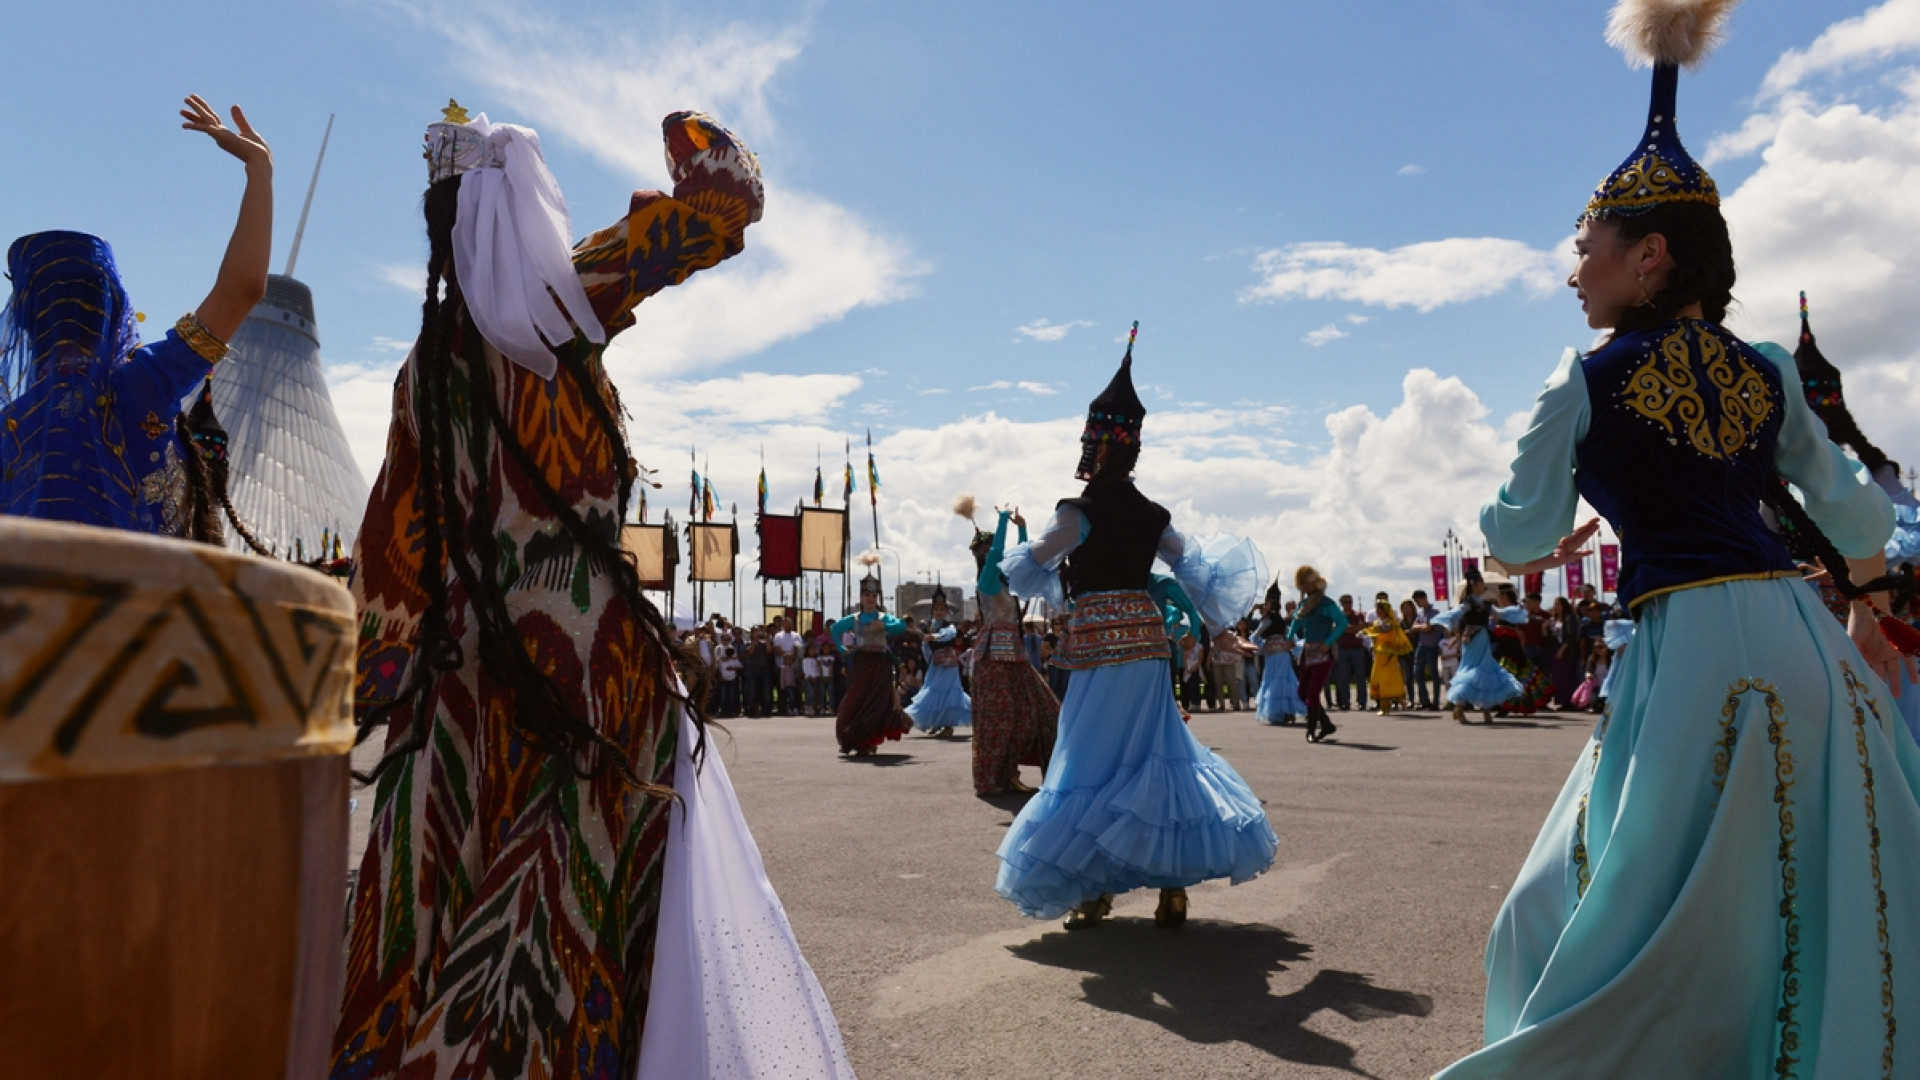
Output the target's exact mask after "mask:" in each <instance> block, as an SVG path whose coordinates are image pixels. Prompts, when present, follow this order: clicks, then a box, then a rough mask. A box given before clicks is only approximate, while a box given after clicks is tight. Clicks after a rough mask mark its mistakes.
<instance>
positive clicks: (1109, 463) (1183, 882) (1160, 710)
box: [994, 323, 1279, 930]
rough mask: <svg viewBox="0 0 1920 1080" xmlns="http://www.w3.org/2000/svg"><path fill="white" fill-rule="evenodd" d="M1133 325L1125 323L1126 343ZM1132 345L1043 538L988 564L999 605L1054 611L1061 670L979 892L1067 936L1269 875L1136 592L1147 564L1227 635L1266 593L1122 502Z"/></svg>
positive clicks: (1149, 505) (1148, 601)
mask: <svg viewBox="0 0 1920 1080" xmlns="http://www.w3.org/2000/svg"><path fill="white" fill-rule="evenodd" d="M1138 329H1139V324H1137V323H1136V324H1135V332H1136V333H1137V332H1138ZM1132 363H1133V342H1132V339H1131V338H1129V340H1128V343H1127V354H1126V356H1125V358H1123V359H1122V360H1121V361H1120V370H1119V372H1118V373H1117V374H1116V375H1115V376H1114V378H1113V381H1112V383H1111V384H1109V385H1108V387H1107V388H1106V390H1105V391H1103V392H1102V393H1101V394H1100V396H1099V397H1097V398H1095V399H1094V400H1093V404H1092V406H1091V408H1090V409H1089V410H1088V416H1087V426H1086V431H1085V433H1084V434H1083V435H1082V436H1081V445H1082V454H1081V458H1080V466H1079V468H1078V470H1076V475H1077V476H1078V477H1079V478H1080V479H1083V480H1086V481H1087V487H1086V490H1085V491H1084V492H1083V493H1082V494H1081V496H1080V497H1079V498H1076V499H1065V500H1062V501H1061V503H1060V504H1059V507H1058V509H1057V510H1055V512H1054V515H1053V520H1052V521H1051V522H1049V523H1048V525H1047V528H1046V531H1045V532H1044V533H1043V534H1042V535H1041V536H1040V538H1039V539H1038V540H1036V541H1034V542H1033V543H1031V544H1021V545H1020V546H1018V547H1016V548H1014V549H1013V551H1012V552H1010V553H1009V554H1008V555H1007V557H1006V558H1005V559H1004V560H1003V561H1002V562H1001V564H1000V565H1001V569H1002V570H1003V571H1005V573H1006V575H1007V581H1008V583H1009V584H1010V585H1011V586H1012V588H1013V590H1014V591H1015V592H1018V593H1020V594H1021V595H1024V596H1035V597H1045V598H1046V599H1047V600H1048V602H1049V603H1050V604H1052V605H1053V606H1054V607H1055V608H1061V607H1066V606H1067V597H1068V596H1069V595H1071V597H1072V603H1071V607H1070V608H1069V610H1070V611H1071V614H1072V622H1071V624H1070V628H1069V632H1068V634H1067V638H1066V642H1065V644H1064V645H1063V646H1062V653H1063V654H1064V660H1063V666H1064V667H1067V668H1069V669H1070V670H1071V671H1072V673H1073V674H1072V677H1071V679H1070V680H1069V681H1068V683H1067V693H1066V698H1065V700H1063V701H1062V702H1061V706H1060V730H1059V736H1058V738H1057V739H1056V741H1055V743H1054V750H1053V760H1052V762H1051V764H1050V765H1049V766H1048V768H1047V775H1046V781H1045V783H1044V784H1042V786H1041V788H1040V791H1039V792H1038V793H1037V794H1036V795H1034V797H1033V798H1032V799H1031V800H1029V801H1028V802H1027V805H1026V806H1025V808H1023V809H1022V810H1021V811H1020V816H1019V817H1017V818H1015V819H1014V822H1013V826H1012V828H1011V829H1010V830H1009V831H1008V833H1007V837H1006V840H1005V841H1004V842H1003V843H1002V844H1001V845H1000V860H1001V865H1000V874H999V879H998V880H997V881H996V882H995V886H994V887H995V888H996V889H997V890H998V891H999V893H1000V895H1001V896H1004V897H1006V898H1007V899H1008V900H1011V901H1013V902H1014V903H1015V904H1016V905H1018V906H1019V908H1020V911H1021V912H1022V913H1023V914H1026V915H1029V916H1032V917H1034V918H1043V919H1050V918H1058V917H1059V916H1061V915H1063V914H1066V913H1067V912H1069V911H1071V912H1073V916H1072V917H1071V918H1070V919H1068V920H1067V928H1068V929H1069V930H1077V929H1081V928H1084V927H1089V926H1093V925H1096V924H1098V923H1099V922H1100V921H1101V920H1102V919H1104V918H1105V917H1106V915H1107V914H1108V912H1109V911H1110V910H1111V909H1112V899H1113V896H1114V894H1117V893H1123V892H1126V891H1127V890H1129V889H1136V888H1140V887H1143V886H1144V887H1147V888H1158V889H1159V890H1160V906H1159V909H1158V910H1157V911H1156V912H1155V913H1154V921H1155V922H1156V923H1158V924H1159V925H1161V926H1163V927H1176V926H1179V925H1181V924H1182V923H1183V922H1185V921H1186V916H1187V893H1186V886H1188V885H1194V884H1197V883H1199V882H1202V881H1207V880H1210V879H1212V878H1222V877H1224V878H1229V879H1231V880H1232V881H1234V882H1235V883H1239V882H1243V881H1247V880H1249V879H1251V878H1252V877H1254V876H1255V875H1256V874H1259V873H1261V872H1262V871H1264V870H1266V869H1267V868H1268V867H1269V866H1271V865H1273V855H1274V850H1275V849H1276V848H1277V847H1278V845H1279V841H1278V840H1277V839H1276V838H1275V836H1274V834H1273V828H1272V827H1271V826H1270V825H1268V823H1267V815H1266V812H1265V811H1264V810H1263V809H1261V806H1260V800H1259V799H1258V798H1257V797H1255V795H1254V794H1253V792H1252V790H1250V789H1249V788H1248V787H1247V784H1246V781H1244V780H1242V779H1241V778H1240V775H1239V774H1238V773H1236V772H1234V771H1233V767H1232V766H1231V765H1228V764H1227V763H1226V761H1225V760H1224V759H1222V758H1220V757H1219V756H1218V755H1216V754H1214V753H1213V752H1212V751H1211V750H1209V749H1207V748H1206V747H1205V746H1203V745H1201V743H1200V741H1199V740H1198V739H1195V738H1194V737H1193V735H1192V733H1190V732H1189V731H1188V730H1187V725H1186V724H1184V723H1182V722H1181V719H1180V706H1179V704H1178V703H1177V702H1175V701H1174V698H1173V685H1172V682H1171V681H1170V678H1169V671H1168V666H1167V665H1168V656H1167V643H1166V624H1165V622H1164V621H1163V618H1162V612H1161V609H1160V607H1159V605H1158V604H1156V603H1155V601H1154V600H1153V598H1152V597H1151V596H1150V595H1149V593H1148V586H1149V584H1150V578H1151V577H1152V569H1153V563H1154V559H1155V558H1156V557H1158V558H1159V559H1160V560H1162V561H1164V562H1165V563H1166V564H1167V565H1168V566H1170V567H1171V568H1172V569H1173V576H1174V578H1175V579H1176V580H1177V581H1178V582H1179V584H1180V586H1181V588H1182V590H1183V591H1184V592H1185V593H1186V594H1187V596H1188V597H1189V598H1190V599H1191V601H1192V604H1193V606H1194V607H1195V608H1197V609H1198V610H1199V612H1200V614H1201V616H1202V617H1203V618H1204V619H1205V620H1206V621H1207V622H1209V623H1211V624H1212V625H1215V626H1225V625H1229V624H1231V623H1233V622H1234V621H1236V620H1238V619H1239V618H1240V617H1241V616H1242V615H1244V614H1245V613H1246V612H1247V610H1248V609H1249V608H1251V607H1252V606H1253V601H1254V598H1255V597H1256V596H1257V595H1258V594H1259V588H1260V584H1261V583H1262V582H1264V581H1265V580H1266V578H1267V572H1266V567H1265V566H1264V565H1262V563H1261V560H1260V556H1259V553H1258V552H1257V551H1255V550H1254V549H1253V546H1252V545H1251V544H1249V543H1247V542H1246V541H1244V540H1238V539H1235V538H1234V537H1230V536H1216V537H1213V538H1211V539H1209V540H1206V541H1195V540H1189V539H1188V538H1186V537H1184V536H1182V535H1181V534H1180V533H1179V532H1177V531H1176V530H1175V529H1174V528H1173V527H1172V525H1171V523H1170V520H1171V519H1170V515H1169V514H1168V513H1167V511H1166V510H1164V509H1162V508H1161V507H1160V506H1159V505H1158V504H1156V503H1154V502H1153V501H1151V500H1149V499H1148V498H1147V497H1146V496H1145V495H1142V494H1141V493H1140V491H1139V489H1138V488H1136V487H1134V485H1133V479H1132V475H1131V474H1132V471H1133V465H1134V462H1135V460H1136V459H1137V458H1138V457H1139V449H1140V425H1141V421H1142V420H1143V419H1144V418H1145V416H1146V409H1145V407H1144V406H1142V405H1141V404H1140V399H1139V397H1138V396H1137V395H1136V394H1135V393H1134V389H1133V376H1132V370H1131V369H1132Z"/></svg>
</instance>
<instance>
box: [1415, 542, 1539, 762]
mask: <svg viewBox="0 0 1920 1080" xmlns="http://www.w3.org/2000/svg"><path fill="white" fill-rule="evenodd" d="M1465 577H1466V584H1465V585H1464V586H1462V588H1461V593H1462V595H1461V597H1460V604H1459V606H1458V607H1454V608H1450V609H1448V610H1446V611H1443V612H1441V613H1440V614H1438V615H1435V616H1434V617H1433V622H1434V625H1436V626H1442V627H1445V628H1446V629H1447V630H1448V631H1449V632H1452V633H1457V634H1459V635H1460V668H1459V670H1458V671H1455V672H1454V673H1453V681H1452V682H1450V683H1448V684H1447V700H1448V701H1450V702H1452V703H1453V718H1454V719H1455V720H1458V721H1460V722H1461V723H1463V724H1464V723H1467V722H1468V721H1467V710H1468V709H1470V708H1472V709H1479V710H1480V722H1481V723H1483V724H1491V723H1493V710H1494V709H1497V708H1499V707H1500V706H1501V705H1503V704H1505V703H1506V702H1508V701H1511V700H1512V699H1514V698H1517V697H1519V696H1520V694H1521V691H1523V690H1525V689H1526V687H1524V686H1522V685H1521V684H1520V680H1519V679H1516V678H1514V677H1513V673H1512V672H1510V671H1508V670H1507V669H1506V668H1503V667H1501V666H1500V661H1499V660H1498V659H1496V658H1495V657H1494V655H1493V633H1492V625H1493V622H1494V621H1495V620H1496V619H1497V620H1499V621H1500V622H1505V623H1513V624H1514V625H1516V626H1518V625H1523V624H1524V623H1526V621H1527V609H1526V608H1523V607H1519V606H1514V607H1504V608H1503V607H1496V606H1494V603H1493V601H1491V600H1489V599H1487V597H1486V589H1487V583H1486V582H1485V581H1484V580H1482V578H1481V577H1480V571H1479V570H1477V569H1475V568H1473V567H1471V566H1469V567H1467V570H1466V574H1465Z"/></svg>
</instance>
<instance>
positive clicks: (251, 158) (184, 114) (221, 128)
mask: <svg viewBox="0 0 1920 1080" xmlns="http://www.w3.org/2000/svg"><path fill="white" fill-rule="evenodd" d="M180 119H182V120H184V121H185V123H183V124H181V125H180V126H181V127H182V128H185V129H186V130H188V131H199V132H204V133H205V134H206V135H207V136H209V137H210V138H212V139H213V141H214V144H215V145H217V146H218V147H220V149H222V150H225V151H226V152H227V153H229V154H232V155H233V156H234V157H237V158H239V159H240V160H241V161H243V162H245V163H246V164H247V165H249V166H253V165H272V164H273V151H272V150H271V149H269V148H268V146H267V140H265V139H263V138H261V137H260V133H259V132H257V131H255V130H253V125H252V124H249V123H247V114H246V113H244V112H242V111H241V110H240V106H238V105H235V106H234V107H233V127H231V128H229V127H227V126H226V125H225V124H223V123H221V122H220V114H219V113H217V112H215V111H214V110H213V106H211V105H209V104H207V102H206V99H204V98H202V97H201V96H200V95H199V94H189V95H188V96H187V100H186V108H183V109H181V110H180Z"/></svg>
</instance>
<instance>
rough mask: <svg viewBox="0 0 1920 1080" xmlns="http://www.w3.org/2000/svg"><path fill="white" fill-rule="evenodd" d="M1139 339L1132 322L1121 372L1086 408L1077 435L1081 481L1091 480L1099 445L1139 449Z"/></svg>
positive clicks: (1143, 408) (1136, 323)
mask: <svg viewBox="0 0 1920 1080" xmlns="http://www.w3.org/2000/svg"><path fill="white" fill-rule="evenodd" d="M1139 336H1140V321H1139V320H1138V319H1136V320H1134V323H1133V329H1132V330H1130V331H1128V333H1127V352H1126V355H1125V356H1122V357H1121V358H1120V370H1119V371H1116V372H1114V373H1113V380H1112V381H1111V382H1109V383H1107V388H1106V389H1105V390H1102V391H1100V396H1099V397H1096V398H1094V399H1093V401H1092V402H1091V403H1090V404H1089V405H1088V406H1087V426H1086V428H1085V430H1083V431H1082V432H1081V433H1080V465H1079V468H1078V469H1076V470H1075V475H1076V476H1078V477H1079V478H1080V479H1082V480H1086V479H1089V478H1091V477H1092V476H1093V458H1094V454H1095V452H1096V451H1097V450H1098V449H1099V447H1100V444H1101V443H1117V444H1119V445H1121V446H1131V447H1133V448H1134V449H1136V450H1137V449H1139V447H1140V425H1141V424H1142V423H1143V422H1145V420H1146V418H1147V407H1146V406H1145V405H1142V404H1141V403H1140V395H1139V394H1136V393H1134V390H1133V343H1134V341H1135V340H1136V339H1137V338H1139Z"/></svg>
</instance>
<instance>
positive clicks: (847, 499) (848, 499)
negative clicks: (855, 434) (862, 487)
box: [840, 439, 853, 506]
mask: <svg viewBox="0 0 1920 1080" xmlns="http://www.w3.org/2000/svg"><path fill="white" fill-rule="evenodd" d="M840 501H841V502H842V503H844V504H845V505H847V506H852V505H853V440H852V439H848V440H847V487H846V490H845V491H842V492H841V493H840Z"/></svg>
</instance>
